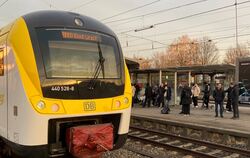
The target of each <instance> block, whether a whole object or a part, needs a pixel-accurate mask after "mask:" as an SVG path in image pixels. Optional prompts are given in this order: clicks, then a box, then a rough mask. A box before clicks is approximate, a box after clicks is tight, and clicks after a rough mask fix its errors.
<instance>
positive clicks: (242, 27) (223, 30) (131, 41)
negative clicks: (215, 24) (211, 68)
mask: <svg viewBox="0 0 250 158" xmlns="http://www.w3.org/2000/svg"><path fill="white" fill-rule="evenodd" d="M249 27H250V25H249V24H248V25H243V26H241V30H240V32H242V31H243V30H246V29H247V28H249ZM234 29H235V26H230V27H222V28H221V29H220V28H217V30H214V29H209V30H210V32H203V33H199V34H198V32H201V31H195V32H191V33H183V35H188V36H189V35H194V36H199V35H201V34H204V33H218V32H225V31H230V30H234ZM212 30H214V31H212ZM126 35H128V34H126ZM203 36H206V35H203ZM136 38H137V39H136V40H126V42H128V43H134V42H135V41H137V40H138V39H143V38H142V37H136ZM144 38H146V37H144ZM176 39H177V38H169V39H162V40H160V41H161V42H166V41H170V40H176ZM147 40H150V39H149V38H147ZM158 41H159V40H158ZM143 44H148V43H140V44H134V45H130V46H129V47H134V46H140V45H143ZM126 47H128V46H126Z"/></svg>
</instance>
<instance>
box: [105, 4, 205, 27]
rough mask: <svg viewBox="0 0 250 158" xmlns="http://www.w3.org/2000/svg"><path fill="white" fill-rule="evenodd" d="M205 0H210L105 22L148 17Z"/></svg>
mask: <svg viewBox="0 0 250 158" xmlns="http://www.w3.org/2000/svg"><path fill="white" fill-rule="evenodd" d="M205 1H208V0H199V1H195V2H192V3H186V4H183V5H179V6H175V7H172V8H168V9H163V10H159V11H156V12H151V13H147V14H143V15H137V16H132V17H128V18H123V19H117V20H113V21H108V22H105V23H106V24H109V23H115V22H120V21H126V20H130V19H135V18H141V17H146V16H149V15H154V14H159V13H163V12H167V11H171V10H175V9H179V8H183V7H187V6H191V5H194V4H198V3H202V2H205Z"/></svg>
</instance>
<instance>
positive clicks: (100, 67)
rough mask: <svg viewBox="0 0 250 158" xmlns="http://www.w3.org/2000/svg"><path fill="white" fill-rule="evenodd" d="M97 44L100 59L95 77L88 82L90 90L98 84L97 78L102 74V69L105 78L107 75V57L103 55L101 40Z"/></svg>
mask: <svg viewBox="0 0 250 158" xmlns="http://www.w3.org/2000/svg"><path fill="white" fill-rule="evenodd" d="M97 46H98V52H99V59H98V62H97V65H96V67H95V71H94V75H93V77H92V78H91V80H90V81H89V83H88V88H89V90H93V89H94V87H95V84H96V80H97V78H98V77H99V74H100V71H101V70H102V76H103V78H105V76H104V74H105V72H104V61H105V58H104V57H103V55H102V50H101V46H100V43H99V42H98V43H97Z"/></svg>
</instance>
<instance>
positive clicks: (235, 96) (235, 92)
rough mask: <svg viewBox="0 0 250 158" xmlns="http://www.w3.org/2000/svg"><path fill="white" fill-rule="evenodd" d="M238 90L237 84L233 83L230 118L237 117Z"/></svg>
mask: <svg viewBox="0 0 250 158" xmlns="http://www.w3.org/2000/svg"><path fill="white" fill-rule="evenodd" d="M239 91H240V90H239V86H238V85H236V84H235V85H234V87H233V89H232V91H231V99H232V107H233V117H232V119H239V106H238V100H239Z"/></svg>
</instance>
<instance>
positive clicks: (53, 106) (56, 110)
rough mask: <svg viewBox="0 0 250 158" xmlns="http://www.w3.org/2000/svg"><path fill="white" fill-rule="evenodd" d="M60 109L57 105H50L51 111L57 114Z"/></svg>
mask: <svg viewBox="0 0 250 158" xmlns="http://www.w3.org/2000/svg"><path fill="white" fill-rule="evenodd" d="M59 109H60V106H59V105H58V104H53V105H51V111H53V112H58V111H59Z"/></svg>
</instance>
